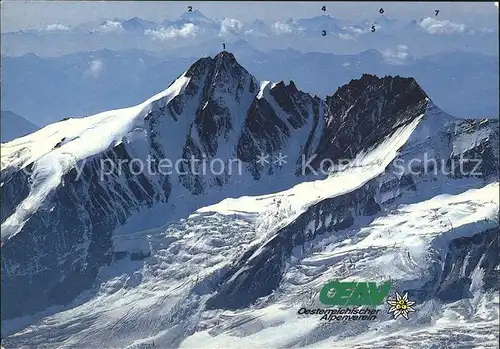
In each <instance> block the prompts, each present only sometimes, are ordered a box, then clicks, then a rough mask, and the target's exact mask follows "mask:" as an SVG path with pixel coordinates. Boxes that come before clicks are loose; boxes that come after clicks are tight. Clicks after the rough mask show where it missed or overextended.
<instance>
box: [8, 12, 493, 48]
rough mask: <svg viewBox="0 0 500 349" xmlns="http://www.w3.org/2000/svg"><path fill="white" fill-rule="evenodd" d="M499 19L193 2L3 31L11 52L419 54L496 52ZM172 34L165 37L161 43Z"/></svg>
mask: <svg viewBox="0 0 500 349" xmlns="http://www.w3.org/2000/svg"><path fill="white" fill-rule="evenodd" d="M497 36H498V26H497V25H496V24H495V23H490V24H484V23H481V24H478V25H477V27H474V28H471V27H468V26H466V25H464V24H460V23H455V22H454V21H452V20H449V19H440V18H437V17H435V16H434V17H425V18H420V19H418V20H417V19H415V20H412V21H410V22H403V21H399V20H397V19H393V18H389V17H387V16H385V15H384V14H380V15H379V14H378V13H377V15H376V16H374V17H373V18H369V19H362V18H360V19H359V20H353V21H348V20H344V19H338V18H334V17H331V16H330V15H328V14H324V15H321V16H317V17H312V18H296V19H293V18H290V19H288V20H285V21H274V22H269V23H266V22H264V21H262V20H258V19H256V20H255V21H253V22H250V23H245V22H242V21H239V20H237V19H234V18H222V19H212V18H208V17H206V16H205V15H203V14H202V13H201V12H200V11H197V10H194V11H192V12H186V13H184V14H182V15H181V16H180V17H179V19H177V20H165V21H162V22H161V23H156V22H152V21H147V20H144V19H141V18H138V17H133V18H130V19H117V18H115V19H108V20H105V21H101V22H97V23H84V24H81V25H78V26H76V27H68V26H66V25H62V24H57V23H55V24H50V25H45V26H43V27H40V28H38V29H36V30H25V31H18V32H11V33H3V34H2V40H3V46H2V51H3V53H4V54H8V55H23V54H26V53H35V54H38V55H41V56H58V55H63V54H69V53H74V52H79V51H95V50H99V49H104V48H108V49H112V50H123V49H130V48H136V49H142V50H146V51H153V52H161V53H163V54H165V53H173V52H176V51H178V50H179V48H182V47H187V46H190V50H189V51H190V52H189V54H190V55H193V56H198V55H203V54H204V53H203V52H202V51H199V50H197V48H196V47H193V46H196V45H199V44H205V45H209V46H211V47H214V48H217V49H221V48H222V47H221V44H222V43H223V42H232V41H235V40H237V39H245V40H247V41H249V42H250V43H251V44H252V46H254V47H256V48H258V49H261V50H272V49H286V48H287V47H293V48H295V49H299V50H302V51H321V52H330V53H336V54H353V53H356V52H360V51H363V50H367V49H376V50H384V49H388V48H393V47H396V46H397V45H400V44H404V45H408V46H410V47H411V49H412V50H413V51H415V54H416V55H417V56H422V55H427V54H433V53H439V52H446V51H454V50H467V51H473V52H481V53H484V54H491V55H496V54H497V52H498V40H497ZM165 42H168V45H164V44H162V43H165Z"/></svg>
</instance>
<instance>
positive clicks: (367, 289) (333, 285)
mask: <svg viewBox="0 0 500 349" xmlns="http://www.w3.org/2000/svg"><path fill="white" fill-rule="evenodd" d="M391 287H392V282H390V281H386V282H384V283H383V284H381V285H379V286H377V284H376V283H375V282H339V281H330V282H329V283H327V284H326V285H325V286H323V288H322V289H321V292H320V294H319V301H320V302H321V303H322V304H324V305H329V306H335V305H336V306H350V305H352V306H374V307H375V306H377V305H381V304H382V303H383V302H384V299H385V298H386V297H387V295H388V294H389V291H390V290H391Z"/></svg>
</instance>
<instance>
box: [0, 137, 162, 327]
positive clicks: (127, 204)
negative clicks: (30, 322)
mask: <svg viewBox="0 0 500 349" xmlns="http://www.w3.org/2000/svg"><path fill="white" fill-rule="evenodd" d="M105 159H107V160H110V161H112V162H113V163H115V164H117V162H118V161H119V160H127V159H128V160H130V159H131V156H130V155H129V151H128V150H127V149H126V147H125V146H124V145H123V144H121V145H118V146H116V147H115V148H114V149H112V150H109V151H107V152H106V153H103V154H101V155H100V156H98V157H95V158H94V159H91V160H90V161H87V163H86V164H85V166H84V167H83V171H82V176H81V177H80V178H78V179H77V178H76V170H75V169H73V170H71V171H70V172H68V173H66V175H64V177H63V183H65V184H64V185H61V186H59V187H58V188H57V190H55V191H54V192H52V193H51V194H50V195H49V197H48V198H47V199H46V203H45V205H44V208H41V209H39V210H38V211H36V212H35V213H34V214H33V215H32V216H31V217H30V219H29V220H28V221H27V222H26V224H25V225H24V226H23V228H22V230H21V231H20V232H19V233H18V234H17V235H16V236H15V237H13V238H11V239H8V240H6V241H5V242H3V244H2V260H1V263H2V276H1V278H2V305H1V307H2V318H5V319H8V318H12V317H16V316H19V315H22V314H31V313H34V312H36V311H38V310H41V309H44V308H46V307H48V306H50V305H53V304H66V303H68V302H70V301H71V300H72V299H74V297H76V296H77V295H78V294H79V293H80V292H82V290H84V289H86V288H89V287H90V286H91V285H92V283H93V281H94V279H95V277H96V275H97V272H98V269H99V267H101V266H103V265H106V264H109V263H110V262H111V233H112V231H113V229H114V228H115V227H116V226H118V225H120V224H123V223H125V222H126V220H127V218H128V217H130V215H131V213H132V212H133V211H138V210H139V208H140V207H152V205H154V204H155V203H157V202H159V201H166V200H167V199H168V197H167V196H164V195H159V196H155V192H157V190H155V189H156V187H157V183H153V182H151V181H150V180H149V179H148V178H146V176H144V175H141V174H139V175H133V174H132V173H131V171H130V169H131V168H129V167H128V166H123V167H122V169H123V172H122V174H121V175H118V174H117V173H114V174H111V175H109V176H107V178H104V180H103V181H101V180H100V179H99V177H98V176H97V174H98V173H101V170H100V166H101V165H102V163H103V162H101V160H105ZM20 173H22V171H20V172H18V173H16V175H19V174H20ZM120 183H126V184H120ZM10 193H11V192H6V191H4V190H2V201H3V202H10V203H13V204H16V206H17V204H18V203H19V202H20V199H21V198H20V197H17V199H16V197H14V196H10V195H12V194H10ZM16 200H17V201H16Z"/></svg>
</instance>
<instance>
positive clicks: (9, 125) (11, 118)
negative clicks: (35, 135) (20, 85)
mask: <svg viewBox="0 0 500 349" xmlns="http://www.w3.org/2000/svg"><path fill="white" fill-rule="evenodd" d="M0 128H1V132H2V134H1V142H2V143H5V142H8V141H11V140H13V139H14V138H17V137H21V136H25V135H27V134H28V133H32V132H35V131H36V130H37V129H38V126H36V125H35V124H33V123H31V122H29V121H28V120H26V119H25V118H23V117H21V116H19V115H17V114H15V113H13V112H11V111H8V110H2V115H1V127H0Z"/></svg>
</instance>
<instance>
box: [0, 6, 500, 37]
mask: <svg viewBox="0 0 500 349" xmlns="http://www.w3.org/2000/svg"><path fill="white" fill-rule="evenodd" d="M323 5H326V6H327V10H328V11H327V13H328V14H330V15H331V16H332V17H336V18H343V19H353V20H360V19H364V18H373V17H375V16H377V15H378V9H379V8H381V7H383V8H384V10H385V15H386V16H387V17H390V18H400V19H403V20H411V19H419V18H421V17H426V16H433V15H434V10H437V9H438V10H440V13H439V16H440V18H441V19H449V20H452V21H453V22H458V23H464V24H474V23H476V24H478V23H484V22H487V23H488V24H491V23H492V22H494V21H496V20H498V18H497V17H498V8H497V7H495V6H494V5H493V2H482V3H481V2H455V3H452V2H437V3H434V2H415V3H413V2H399V3H398V2H285V1H283V2H245V1H241V2H208V1H207V2H201V1H175V2H170V1H165V2H159V1H156V2H147V1H14V0H10V1H9V0H7V1H5V0H3V1H1V3H0V6H1V10H2V16H1V20H2V21H1V22H2V28H1V29H2V32H7V31H17V30H22V29H30V28H36V27H37V26H40V25H46V24H55V23H60V24H64V25H67V26H74V25H78V24H81V23H83V22H89V21H101V20H104V19H113V18H120V19H127V18H131V17H134V16H137V17H140V18H143V19H148V20H153V21H157V22H158V21H162V20H164V19H175V18H178V17H179V15H181V14H182V13H183V12H185V11H186V10H187V6H193V8H194V9H198V10H200V11H201V12H203V13H204V14H205V15H206V16H208V17H212V18H223V17H229V18H235V19H238V20H240V21H252V20H254V19H256V18H258V19H262V20H264V21H271V20H286V19H288V18H303V17H312V16H316V15H321V14H323V12H322V11H321V6H323ZM485 24H486V23H485Z"/></svg>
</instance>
